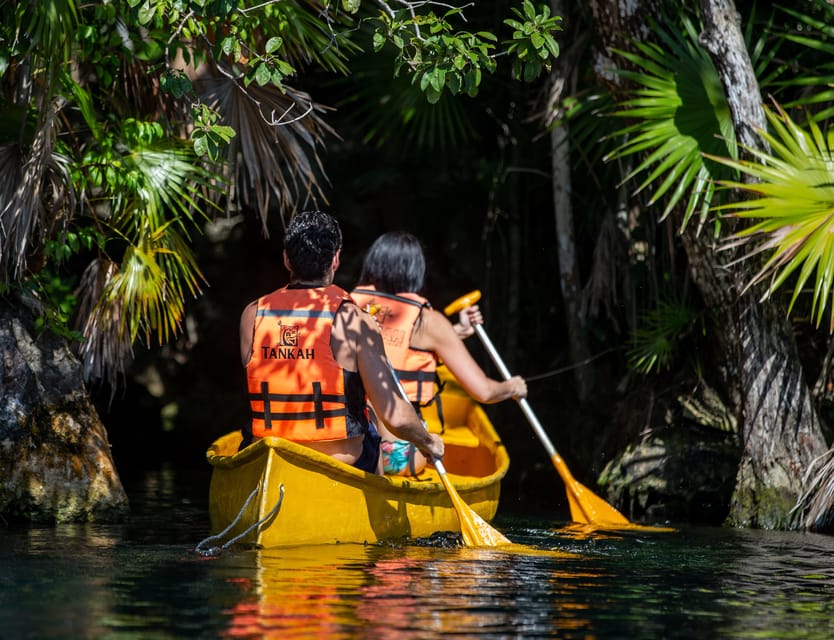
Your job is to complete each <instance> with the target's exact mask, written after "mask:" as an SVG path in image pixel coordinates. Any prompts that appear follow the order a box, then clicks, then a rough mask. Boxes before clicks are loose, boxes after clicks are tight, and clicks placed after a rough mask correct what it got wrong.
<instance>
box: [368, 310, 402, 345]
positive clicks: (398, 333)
mask: <svg viewBox="0 0 834 640" xmlns="http://www.w3.org/2000/svg"><path fill="white" fill-rule="evenodd" d="M378 306H379V309H378V310H377V312H376V313H375V314H374V319H375V320H376V322H377V324H378V325H379V328H380V330H381V331H382V342H384V343H385V344H387V345H390V346H392V347H401V346H402V345H403V344H404V343H405V338H406V335H405V331H403V330H402V329H396V328H394V327H386V326H385V320H386V319H387V318H389V317H390V316H391V307H388V306H385V305H378Z"/></svg>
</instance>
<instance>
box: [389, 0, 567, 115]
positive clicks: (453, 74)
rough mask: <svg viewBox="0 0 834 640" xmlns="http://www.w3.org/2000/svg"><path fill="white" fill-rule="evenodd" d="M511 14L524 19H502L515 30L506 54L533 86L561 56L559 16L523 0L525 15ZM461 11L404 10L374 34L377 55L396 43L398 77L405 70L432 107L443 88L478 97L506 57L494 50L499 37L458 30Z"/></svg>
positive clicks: (518, 12) (518, 73) (544, 7)
mask: <svg viewBox="0 0 834 640" xmlns="http://www.w3.org/2000/svg"><path fill="white" fill-rule="evenodd" d="M429 4H430V3H429ZM513 11H514V13H515V14H516V16H518V18H519V19H520V20H521V21H518V20H512V19H507V20H505V21H504V22H505V24H507V25H508V26H510V27H512V28H513V30H514V31H513V35H512V38H511V40H510V41H509V42H508V47H507V50H506V53H507V54H514V55H515V62H514V63H513V64H514V66H513V70H514V74H515V76H516V78H517V79H522V78H523V79H524V80H525V81H528V82H529V81H532V80H535V79H536V78H537V77H538V76H539V74H540V73H541V71H542V70H543V69H550V63H551V61H552V60H554V59H555V58H556V57H558V55H559V46H558V44H557V43H556V41H555V39H554V38H553V36H552V32H553V31H555V30H557V29H559V28H560V27H559V22H560V21H561V17H559V16H551V15H550V9H549V7H548V6H547V5H543V6H542V8H541V13H538V11H537V10H536V8H535V6H534V5H533V3H532V2H530V0H523V3H522V10H521V11H519V10H518V9H513ZM462 13H463V11H462V9H451V10H449V11H447V12H446V13H444V14H443V15H442V16H438V15H436V14H435V13H434V12H433V11H428V12H427V13H425V14H422V15H421V14H416V15H415V14H414V13H410V12H408V11H406V10H403V11H400V12H397V13H394V14H391V15H389V14H387V13H385V12H382V13H381V14H380V17H379V20H380V23H381V24H380V26H379V27H378V28H377V29H376V31H375V32H374V35H373V43H374V50H375V51H380V50H381V49H382V48H383V47H384V46H385V45H386V43H389V42H390V43H391V44H393V45H394V47H395V48H396V49H397V55H396V59H395V75H397V74H399V72H400V71H401V69H402V68H403V67H406V68H407V69H408V70H409V72H410V73H411V77H412V81H413V82H414V83H417V84H418V85H419V87H420V90H421V91H423V92H425V94H426V98H427V100H428V101H429V102H430V103H432V104H434V103H436V102H437V101H438V100H440V96H441V95H442V93H443V90H444V89H447V90H448V91H449V92H450V93H451V94H452V95H458V94H459V93H465V94H467V95H469V96H470V97H473V98H474V97H475V96H477V95H478V87H479V86H480V84H481V79H482V77H483V72H484V71H487V72H488V73H492V72H494V71H495V69H496V67H497V62H496V60H495V58H496V57H497V56H498V55H503V54H499V53H496V52H495V46H496V44H495V43H496V42H497V41H498V38H497V36H496V35H495V34H493V33H491V32H489V31H478V32H475V33H472V32H469V31H464V30H458V29H455V27H454V25H453V23H452V19H453V18H455V17H460V16H461V15H462Z"/></svg>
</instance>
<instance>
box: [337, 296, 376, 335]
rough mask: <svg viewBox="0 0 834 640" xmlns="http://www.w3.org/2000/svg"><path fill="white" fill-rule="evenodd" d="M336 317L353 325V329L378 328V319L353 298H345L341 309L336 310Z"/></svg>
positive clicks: (349, 325)
mask: <svg viewBox="0 0 834 640" xmlns="http://www.w3.org/2000/svg"><path fill="white" fill-rule="evenodd" d="M336 319H337V321H338V322H341V323H343V324H344V325H346V326H348V327H351V328H353V329H356V330H359V329H362V330H364V329H372V330H374V331H376V330H377V324H376V321H375V320H374V319H373V316H371V314H370V313H368V312H367V311H364V310H363V309H361V308H360V307H359V306H358V305H357V304H356V303H355V302H353V301H352V300H345V301H344V302H343V303H342V304H341V306H340V307H339V310H338V311H337V312H336Z"/></svg>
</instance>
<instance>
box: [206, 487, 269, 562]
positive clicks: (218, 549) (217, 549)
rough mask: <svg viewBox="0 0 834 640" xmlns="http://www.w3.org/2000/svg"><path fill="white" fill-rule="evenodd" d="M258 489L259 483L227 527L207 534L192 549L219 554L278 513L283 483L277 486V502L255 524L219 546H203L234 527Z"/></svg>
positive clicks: (213, 554)
mask: <svg viewBox="0 0 834 640" xmlns="http://www.w3.org/2000/svg"><path fill="white" fill-rule="evenodd" d="M260 489H261V485H260V484H259V485H258V486H257V487H255V488H254V489H253V490H252V493H250V494H249V497H248V498H246V501H245V502H244V503H243V506H242V507H241V508H240V511H239V512H238V514H237V517H235V519H234V520H232V524H230V525H229V526H228V527H226V528H225V529H223V531H221V532H220V533H218V534H217V535H213V536H209V537H208V538H206V539H205V540H201V541H200V542H199V544H197V546H196V547H194V551H196V552H197V553H199V554H200V555H202V556H216V555H219V554H220V552H221V551H224V550H226V549H228V548H229V547H231V546H232V545H233V544H234V543H235V542H237V541H238V540H240V539H241V538H244V537H245V536H246V535H248V534H249V532H250V531H252V530H253V529H256V528H257V527H260V526H261V525H262V524H263V523H264V522H266V521H267V520H269V519H270V518H271V517H272V516H274V515H275V514H276V513H278V509H279V508H280V507H281V503H282V502H283V501H284V485H283V484H282V485H280V486H279V487H278V491H279V492H280V495H279V496H278V502H276V503H275V506H274V507H272V509H271V510H270V512H269V513H267V514H266V515H265V516H264V517H263V518H261V519H260V520H258V521H257V522H256V523H255V524H253V525H251V526H250V527H249V528H248V529H246V531H244V532H243V533H241V534H239V535H236V536H235V537H234V538H232V539H231V540H229V541H227V542H224V543H223V544H222V545H221V546H219V547H209V548H208V549H204V548H203V545H206V544H208V543H209V542H214V541H215V540H220V539H221V538H223V536H225V535H226V534H227V533H229V531H231V530H232V529H233V528H234V527H235V525H236V524H237V523H238V521H239V520H240V519H241V518H242V517H243V513H244V511H246V507H248V506H249V503H250V502H251V501H252V498H254V497H255V496H256V495H257V494H258V492H259V491H260Z"/></svg>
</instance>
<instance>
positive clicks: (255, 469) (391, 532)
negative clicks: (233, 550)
mask: <svg viewBox="0 0 834 640" xmlns="http://www.w3.org/2000/svg"><path fill="white" fill-rule="evenodd" d="M443 409H444V416H445V417H446V424H447V425H448V426H447V428H446V430H445V433H444V434H443V437H444V439H445V440H446V448H447V452H446V456H445V458H444V462H445V465H446V469H447V472H448V474H449V477H450V479H451V480H452V482H453V484H454V485H455V488H456V489H457V490H458V492H459V493H460V495H461V497H462V498H463V500H464V501H465V502H466V503H467V504H468V505H469V506H470V507H471V508H472V509H474V511H475V512H476V513H478V515H480V516H481V517H482V518H484V519H485V520H487V521H489V520H490V519H492V518H493V517H494V515H495V512H496V510H497V509H498V501H499V497H500V483H501V479H502V478H503V477H504V475H505V474H506V472H507V468H508V466H509V458H508V456H507V454H506V451H505V449H504V447H503V445H502V444H501V442H500V441H499V439H498V437H497V435H496V434H495V431H494V429H493V427H492V424H491V423H490V421H489V419H488V418H487V417H486V415H485V414H484V412H483V410H482V409H481V407H480V406H478V405H477V404H475V403H474V402H472V401H471V400H470V399H469V398H468V397H467V396H465V394H463V393H462V392H461V391H460V390H459V389H457V390H456V389H452V390H450V391H445V392H444V397H443ZM430 425H432V423H431V422H430ZM430 429H432V430H439V424H437V423H435V424H434V425H432V426H430ZM239 443H240V434H239V433H237V432H234V433H230V434H227V435H225V436H223V437H221V438H219V439H218V440H217V441H215V442H214V443H213V444H212V446H211V447H210V448H209V450H208V452H207V458H208V461H209V463H210V464H211V465H212V467H213V470H212V478H211V486H210V489H209V511H210V516H211V524H212V529H213V532H214V533H215V534H218V533H220V532H223V533H224V535H223V538H224V539H225V540H229V539H231V538H234V537H237V536H242V537H241V538H240V540H239V541H240V542H243V543H249V544H256V545H258V546H261V547H279V546H288V545H298V544H327V543H335V542H359V543H362V542H368V543H373V542H377V541H380V540H388V539H396V538H402V537H406V536H407V537H411V538H418V537H426V536H429V535H431V534H432V533H435V532H438V531H460V523H459V521H458V518H457V513H456V511H455V509H454V507H453V506H452V503H451V501H450V500H449V496H448V494H447V493H446V490H445V489H444V488H443V485H442V483H441V482H440V481H439V478H438V476H437V473H436V472H435V471H434V469H433V468H427V469H426V470H425V471H423V472H422V473H421V474H419V475H418V477H417V478H407V477H392V476H377V475H375V474H370V473H366V472H364V471H360V470H358V469H356V468H354V467H351V466H348V465H345V464H342V463H340V462H338V461H336V460H334V459H333V458H331V457H330V456H326V455H323V454H320V453H318V452H316V451H314V450H311V449H309V448H308V447H305V446H303V445H300V444H296V443H293V442H289V441H287V440H284V439H282V438H264V439H262V440H259V441H257V442H255V443H253V444H252V445H250V446H249V447H246V448H245V449H244V450H243V451H240V452H238V451H237V447H238V445H239ZM281 487H283V499H281ZM279 501H280V506H278V504H279ZM273 511H274V513H272V515H271V516H270V514H271V512H273ZM235 519H239V520H238V522H237V523H236V524H235V525H234V526H231V528H229V527H230V525H231V524H232V523H233V522H234V521H235ZM261 520H263V522H261V523H260V524H259V525H258V526H254V527H253V525H255V524H256V523H258V522H259V521H261ZM226 529H228V531H226ZM247 529H251V530H250V531H249V532H248V533H246V534H245V535H242V534H244V532H246V531H247Z"/></svg>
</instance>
